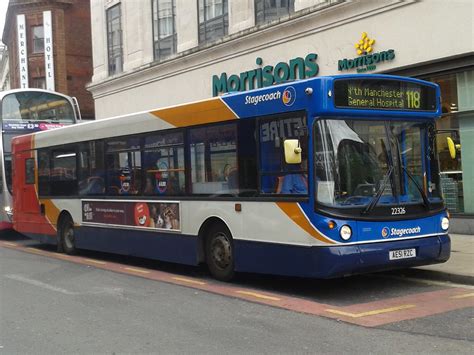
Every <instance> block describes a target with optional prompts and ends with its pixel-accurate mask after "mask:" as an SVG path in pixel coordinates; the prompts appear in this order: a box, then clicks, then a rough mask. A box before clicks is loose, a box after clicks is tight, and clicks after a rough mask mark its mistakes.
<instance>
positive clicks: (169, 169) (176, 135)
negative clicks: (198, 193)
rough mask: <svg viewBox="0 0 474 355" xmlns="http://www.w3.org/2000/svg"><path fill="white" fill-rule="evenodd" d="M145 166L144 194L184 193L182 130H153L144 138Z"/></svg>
mask: <svg viewBox="0 0 474 355" xmlns="http://www.w3.org/2000/svg"><path fill="white" fill-rule="evenodd" d="M144 144H145V146H144V151H143V167H144V171H145V179H146V180H145V187H144V189H143V193H144V194H145V195H155V196H156V195H158V196H174V195H182V194H184V192H185V187H186V186H185V172H184V169H185V166H184V138H183V132H182V131H181V130H180V131H172V132H161V133H153V134H150V135H148V136H146V137H145V143H144Z"/></svg>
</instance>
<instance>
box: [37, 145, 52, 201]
mask: <svg viewBox="0 0 474 355" xmlns="http://www.w3.org/2000/svg"><path fill="white" fill-rule="evenodd" d="M50 173H51V166H50V158H49V150H48V149H41V150H39V151H38V185H39V194H40V195H51V191H50V190H51V189H50V184H49V181H50Z"/></svg>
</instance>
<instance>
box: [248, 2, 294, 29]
mask: <svg viewBox="0 0 474 355" xmlns="http://www.w3.org/2000/svg"><path fill="white" fill-rule="evenodd" d="M282 1H286V6H281V3H282ZM277 3H279V4H280V6H279V7H278V6H275V7H271V5H270V2H269V0H255V24H256V25H263V24H265V23H268V22H271V21H274V20H278V19H279V18H281V17H284V16H288V15H290V14H292V13H294V12H295V0H275V5H277ZM259 4H261V5H262V7H263V8H262V9H259ZM272 12H275V13H274V14H272Z"/></svg>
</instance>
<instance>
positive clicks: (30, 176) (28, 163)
mask: <svg viewBox="0 0 474 355" xmlns="http://www.w3.org/2000/svg"><path fill="white" fill-rule="evenodd" d="M25 182H26V183H27V184H34V183H35V160H34V159H33V158H30V159H26V160H25Z"/></svg>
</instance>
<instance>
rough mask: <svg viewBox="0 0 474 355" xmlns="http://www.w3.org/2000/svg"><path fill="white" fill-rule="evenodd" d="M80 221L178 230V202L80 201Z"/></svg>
mask: <svg viewBox="0 0 474 355" xmlns="http://www.w3.org/2000/svg"><path fill="white" fill-rule="evenodd" d="M82 221H83V222H84V223H97V224H107V225H115V226H127V227H139V228H147V229H160V230H169V231H180V228H181V227H180V211H179V202H155V201H153V202H145V201H87V200H84V201H82Z"/></svg>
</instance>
